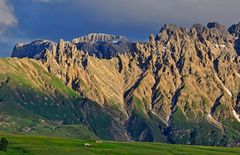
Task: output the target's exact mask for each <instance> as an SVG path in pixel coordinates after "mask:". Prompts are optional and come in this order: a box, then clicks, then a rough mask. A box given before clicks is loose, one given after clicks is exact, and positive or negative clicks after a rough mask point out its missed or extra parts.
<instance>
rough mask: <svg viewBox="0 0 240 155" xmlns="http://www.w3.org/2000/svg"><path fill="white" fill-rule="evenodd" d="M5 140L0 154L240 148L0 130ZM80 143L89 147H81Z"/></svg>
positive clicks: (223, 151) (224, 152)
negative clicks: (70, 137) (60, 136)
mask: <svg viewBox="0 0 240 155" xmlns="http://www.w3.org/2000/svg"><path fill="white" fill-rule="evenodd" d="M3 136H4V137H6V138H7V139H8V141H9V149H8V152H7V153H5V152H0V155H7V154H11V155H21V154H24V155H46V154H48V155H52V154H58V155H66V154H67V155H75V154H84V155H88V154H89V155H91V154H119V155H124V154H128V155H129V154H136V155H141V154H143V155H144V154H151V155H154V154H158V155H159V154H160V155H161V154H162V155H184V154H186V155H195V154H198V155H206V154H208V155H235V154H236V155H237V154H239V152H240V148H224V147H206V146H190V145H171V144H161V143H143V142H142V143H139V142H138V143H135V142H111V141H104V142H103V143H100V144H97V143H96V142H95V141H84V140H77V139H63V138H50V137H39V136H29V135H28V136H26V135H12V134H11V135H10V134H4V133H0V137H3ZM84 143H89V144H92V147H84V146H83V145H84Z"/></svg>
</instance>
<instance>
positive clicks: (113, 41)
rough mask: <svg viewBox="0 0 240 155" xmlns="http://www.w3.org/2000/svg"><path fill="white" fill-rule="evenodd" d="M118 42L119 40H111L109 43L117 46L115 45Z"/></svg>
mask: <svg viewBox="0 0 240 155" xmlns="http://www.w3.org/2000/svg"><path fill="white" fill-rule="evenodd" d="M119 41H120V40H112V41H111V42H112V43H113V44H117V43H119Z"/></svg>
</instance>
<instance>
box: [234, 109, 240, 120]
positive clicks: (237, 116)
mask: <svg viewBox="0 0 240 155" xmlns="http://www.w3.org/2000/svg"><path fill="white" fill-rule="evenodd" d="M233 116H234V117H235V118H236V119H237V121H238V122H240V116H239V115H238V114H237V112H236V111H235V110H233Z"/></svg>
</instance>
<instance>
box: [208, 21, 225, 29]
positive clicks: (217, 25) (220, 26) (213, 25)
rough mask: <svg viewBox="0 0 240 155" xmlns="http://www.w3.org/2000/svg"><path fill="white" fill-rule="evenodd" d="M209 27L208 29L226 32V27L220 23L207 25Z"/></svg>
mask: <svg viewBox="0 0 240 155" xmlns="http://www.w3.org/2000/svg"><path fill="white" fill-rule="evenodd" d="M207 27H208V28H209V29H212V28H216V29H219V30H225V26H224V25H221V24H219V23H218V22H209V23H208V24H207Z"/></svg>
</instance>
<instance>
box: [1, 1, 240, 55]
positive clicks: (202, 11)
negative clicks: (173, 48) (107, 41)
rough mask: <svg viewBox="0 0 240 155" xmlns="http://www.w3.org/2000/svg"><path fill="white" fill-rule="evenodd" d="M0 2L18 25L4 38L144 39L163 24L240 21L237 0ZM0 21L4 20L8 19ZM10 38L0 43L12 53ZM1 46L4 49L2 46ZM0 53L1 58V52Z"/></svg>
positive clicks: (230, 22)
mask: <svg viewBox="0 0 240 155" xmlns="http://www.w3.org/2000/svg"><path fill="white" fill-rule="evenodd" d="M1 1H5V2H8V4H9V6H11V5H12V6H13V9H12V10H11V12H10V13H12V14H11V16H9V17H12V19H16V20H15V21H17V23H18V27H17V28H15V29H14V30H12V29H11V30H9V31H11V33H10V34H11V35H10V37H9V38H15V39H12V40H14V41H24V40H32V39H50V40H55V41H57V40H59V39H60V38H64V39H66V40H70V39H72V38H74V37H77V36H80V35H84V34H87V33H91V32H103V33H111V34H122V35H125V36H127V37H129V38H130V39H133V40H137V39H139V40H144V39H146V38H147V37H148V35H149V34H150V33H152V32H154V33H157V31H159V29H160V27H161V26H162V25H163V24H165V23H175V24H177V25H179V26H184V27H190V26H191V25H192V24H194V23H203V24H206V23H207V22H208V21H218V22H220V23H223V24H225V25H226V26H229V24H233V23H237V22H238V21H240V19H239V14H240V9H239V6H240V1H239V0H11V1H10V0H0V2H1ZM4 19H5V20H6V21H8V20H7V19H8V18H7V17H4ZM13 23H14V22H13ZM16 38H17V39H16ZM6 40H7V39H6ZM0 42H1V40H0ZM12 42H13V41H11V43H10V42H9V47H7V46H6V45H5V46H4V48H5V51H6V50H9V51H10V52H11V48H12V46H13V43H12ZM4 44H6V41H5V43H4ZM10 44H11V45H10ZM0 47H2V48H3V46H1V44H0ZM1 51H2V50H0V56H3V54H1ZM10 52H9V53H10Z"/></svg>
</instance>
